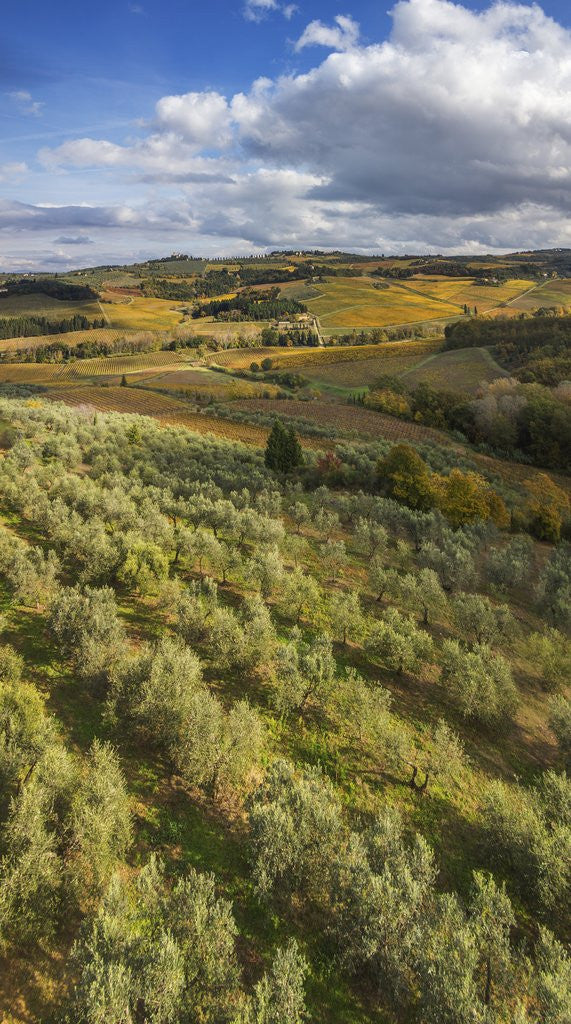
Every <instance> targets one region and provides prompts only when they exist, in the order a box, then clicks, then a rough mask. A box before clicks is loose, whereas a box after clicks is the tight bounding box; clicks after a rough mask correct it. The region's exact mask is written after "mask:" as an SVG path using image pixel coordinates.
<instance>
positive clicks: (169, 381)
mask: <svg viewBox="0 0 571 1024" xmlns="http://www.w3.org/2000/svg"><path fill="white" fill-rule="evenodd" d="M147 386H148V387H156V388H160V389H162V390H168V391H179V392H185V393H187V394H188V395H193V396H197V398H198V397H211V398H212V399H213V400H214V401H222V402H228V401H233V400H234V399H237V398H261V397H266V398H268V397H274V396H275V395H276V394H277V391H278V389H277V387H276V386H275V385H273V384H264V383H258V382H257V381H246V380H238V379H236V378H235V377H230V376H227V375H226V374H222V373H215V372H213V371H212V370H204V369H201V368H199V367H197V368H194V369H182V370H178V369H176V368H175V369H173V370H172V371H169V372H166V373H162V374H160V376H158V377H157V376H153V377H152V378H151V379H150V380H149V381H148V382H147Z"/></svg>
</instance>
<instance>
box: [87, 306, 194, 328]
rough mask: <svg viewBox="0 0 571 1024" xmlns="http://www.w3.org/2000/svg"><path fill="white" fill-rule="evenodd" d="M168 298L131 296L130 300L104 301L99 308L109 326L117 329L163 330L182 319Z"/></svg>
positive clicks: (178, 310)
mask: <svg viewBox="0 0 571 1024" xmlns="http://www.w3.org/2000/svg"><path fill="white" fill-rule="evenodd" d="M180 305H181V303H178V304H177V303H175V302H171V301H170V300H168V299H148V298H140V299H139V298H132V299H131V301H130V302H106V303H103V304H102V306H101V309H102V310H103V313H104V315H105V317H106V319H107V320H108V322H109V326H110V327H115V328H117V329H119V330H141V331H142V330H145V331H146V330H148V331H153V330H155V331H164V330H169V329H170V328H172V327H176V325H177V324H180V323H181V322H182V319H183V315H182V313H181V312H180V309H178V308H177V306H180Z"/></svg>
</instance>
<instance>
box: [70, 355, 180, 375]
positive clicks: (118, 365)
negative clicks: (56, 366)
mask: <svg viewBox="0 0 571 1024" xmlns="http://www.w3.org/2000/svg"><path fill="white" fill-rule="evenodd" d="M180 363H181V356H180V354H179V353H178V352H162V351H159V352H141V353H139V354H138V355H134V356H96V357H95V358H94V359H77V360H76V361H75V362H73V363H66V365H65V366H63V367H62V373H61V379H62V380H70V381H72V380H82V379H85V378H86V377H107V376H116V375H117V374H130V373H140V372H141V371H147V372H149V371H152V370H156V369H158V370H160V371H164V369H165V368H166V367H168V366H175V367H178V366H180Z"/></svg>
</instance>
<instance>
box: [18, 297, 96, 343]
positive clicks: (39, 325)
mask: <svg viewBox="0 0 571 1024" xmlns="http://www.w3.org/2000/svg"><path fill="white" fill-rule="evenodd" d="M1 311H2V307H1V302H0V313H1ZM105 326H106V323H105V318H104V317H94V318H93V319H91V320H90V319H89V318H88V317H86V316H83V314H81V313H74V315H73V316H68V317H63V318H62V319H53V318H52V317H46V316H17V317H16V316H14V317H3V316H0V338H27V337H37V336H38V335H44V334H67V333H69V332H70V331H88V330H90V329H91V328H94V327H105Z"/></svg>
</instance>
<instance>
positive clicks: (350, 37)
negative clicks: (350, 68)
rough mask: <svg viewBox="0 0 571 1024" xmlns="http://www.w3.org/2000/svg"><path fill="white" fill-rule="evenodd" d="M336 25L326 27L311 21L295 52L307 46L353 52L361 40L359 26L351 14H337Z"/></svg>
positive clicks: (318, 22) (320, 22)
mask: <svg viewBox="0 0 571 1024" xmlns="http://www.w3.org/2000/svg"><path fill="white" fill-rule="evenodd" d="M334 21H335V25H334V26H330V25H324V24H323V22H322V21H310V23H309V25H307V26H306V28H305V29H304V31H303V32H302V34H301V36H300V37H299V39H298V41H297V43H296V44H295V50H296V51H297V52H299V50H303V49H304V48H305V47H306V46H326V47H327V49H329V50H340V51H343V50H352V49H353V48H354V47H355V46H356V45H357V42H358V39H359V25H358V24H357V22H356V21H353V18H352V17H351V15H349V14H337V15H336V17H335V18H334Z"/></svg>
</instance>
